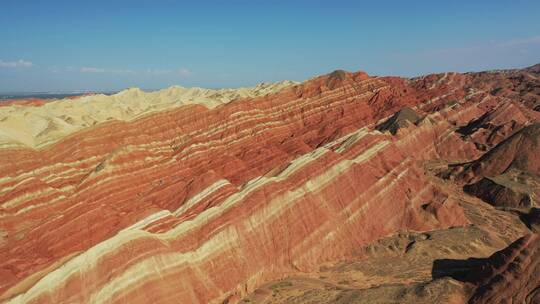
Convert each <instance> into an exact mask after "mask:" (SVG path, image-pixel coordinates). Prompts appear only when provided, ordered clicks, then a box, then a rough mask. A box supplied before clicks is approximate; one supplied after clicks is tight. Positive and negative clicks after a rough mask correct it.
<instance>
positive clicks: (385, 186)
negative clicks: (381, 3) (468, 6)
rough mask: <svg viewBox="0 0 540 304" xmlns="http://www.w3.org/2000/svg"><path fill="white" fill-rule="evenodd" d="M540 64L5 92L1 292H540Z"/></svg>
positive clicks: (235, 295) (33, 295)
mask: <svg viewBox="0 0 540 304" xmlns="http://www.w3.org/2000/svg"><path fill="white" fill-rule="evenodd" d="M539 141H540V65H534V66H531V67H528V68H524V69H510V70H493V71H485V72H470V73H451V72H448V73H439V74H430V75H426V76H422V77H414V78H404V77H377V76H370V75H368V74H367V73H364V72H347V71H342V70H337V71H334V72H330V73H328V74H326V75H322V76H318V77H314V78H311V79H309V80H306V81H304V82H293V81H282V82H277V83H263V84H260V85H257V86H254V87H245V88H239V89H219V90H211V89H202V88H186V87H179V86H174V87H169V88H167V89H162V90H159V91H154V92H145V91H143V90H140V89H138V88H131V89H127V90H124V91H121V92H119V93H116V94H112V95H103V94H92V95H85V96H79V97H69V98H65V99H53V100H41V99H26V100H10V101H7V102H2V103H0V301H1V302H2V303H343V304H345V303H540V235H539V234H538V232H540V209H539V208H538V207H540V206H539V203H540V144H539Z"/></svg>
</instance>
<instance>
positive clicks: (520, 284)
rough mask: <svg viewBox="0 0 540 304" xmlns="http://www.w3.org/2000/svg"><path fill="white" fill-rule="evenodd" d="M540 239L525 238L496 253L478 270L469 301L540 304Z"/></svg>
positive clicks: (538, 237) (536, 235) (532, 236)
mask: <svg viewBox="0 0 540 304" xmlns="http://www.w3.org/2000/svg"><path fill="white" fill-rule="evenodd" d="M539 272H540V236H539V235H538V234H530V235H527V236H524V237H522V238H520V239H518V240H517V241H515V242H514V243H512V244H511V245H510V246H508V247H507V248H505V249H503V250H501V251H499V252H496V253H495V254H493V255H492V256H491V257H489V258H488V259H487V261H486V262H485V263H483V264H482V265H481V267H480V269H478V271H477V273H476V274H475V275H476V278H474V279H473V282H474V284H476V285H477V286H478V287H477V288H476V290H475V292H474V294H473V296H472V297H471V299H470V300H469V303H471V304H477V303H478V304H480V303H538V302H540V277H539V276H538V273H539Z"/></svg>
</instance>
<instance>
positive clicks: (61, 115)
mask: <svg viewBox="0 0 540 304" xmlns="http://www.w3.org/2000/svg"><path fill="white" fill-rule="evenodd" d="M296 84H298V83H297V82H294V81H288V80H287V81H280V82H275V83H261V84H258V85H256V86H254V87H242V88H236V89H205V88H198V87H192V88H186V87H181V86H172V87H169V88H166V89H163V90H159V91H154V92H145V91H143V90H141V89H139V88H130V89H126V90H123V91H121V92H119V93H116V94H113V95H104V94H98V95H91V96H83V97H80V98H78V99H75V100H73V99H69V98H66V99H58V100H53V101H51V102H47V103H46V104H44V105H43V106H40V107H29V106H24V105H10V106H5V107H0V148H17V147H30V148H34V149H37V148H41V147H44V146H47V145H49V144H52V143H55V142H57V141H58V140H60V139H62V138H64V137H65V136H67V135H69V134H72V133H74V132H76V131H79V130H81V129H84V128H88V127H91V126H93V125H96V124H99V123H102V122H105V121H108V120H120V121H130V120H133V119H136V118H138V117H141V116H143V115H146V114H148V113H152V112H156V111H162V110H167V109H172V108H176V107H180V106H183V105H188V104H200V105H203V106H205V107H207V108H209V109H213V108H215V107H217V106H219V105H222V104H226V103H229V102H231V101H233V100H236V99H241V98H253V97H259V96H264V95H268V94H272V93H276V92H278V91H281V90H283V89H285V88H288V87H291V86H294V85H296Z"/></svg>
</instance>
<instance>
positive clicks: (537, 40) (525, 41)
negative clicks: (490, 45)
mask: <svg viewBox="0 0 540 304" xmlns="http://www.w3.org/2000/svg"><path fill="white" fill-rule="evenodd" d="M531 44H540V36H533V37H527V38H520V39H513V40H509V41H504V42H501V43H498V44H496V46H497V47H503V48H504V47H514V46H524V45H531Z"/></svg>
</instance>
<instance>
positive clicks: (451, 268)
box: [431, 258, 488, 283]
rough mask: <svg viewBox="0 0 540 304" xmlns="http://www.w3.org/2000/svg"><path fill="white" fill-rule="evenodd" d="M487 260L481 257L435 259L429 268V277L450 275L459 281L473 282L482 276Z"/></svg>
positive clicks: (436, 277)
mask: <svg viewBox="0 0 540 304" xmlns="http://www.w3.org/2000/svg"><path fill="white" fill-rule="evenodd" d="M487 261H488V259H482V258H468V259H466V260H454V259H439V260H435V261H433V267H432V269H431V277H432V278H433V279H438V278H442V277H451V278H453V279H455V280H458V281H461V282H466V283H475V282H478V280H480V279H481V278H482V277H483V272H484V266H485V265H486V263H487Z"/></svg>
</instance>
